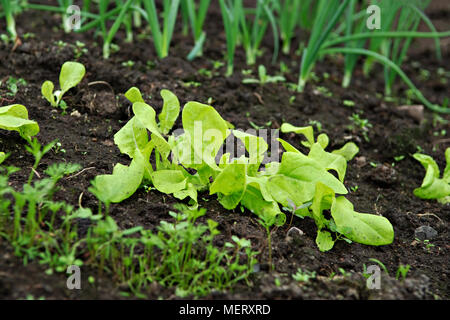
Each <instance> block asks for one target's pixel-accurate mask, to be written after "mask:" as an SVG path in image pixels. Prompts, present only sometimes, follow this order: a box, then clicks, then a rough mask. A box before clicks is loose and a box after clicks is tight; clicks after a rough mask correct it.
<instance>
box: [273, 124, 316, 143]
mask: <svg viewBox="0 0 450 320" xmlns="http://www.w3.org/2000/svg"><path fill="white" fill-rule="evenodd" d="M281 132H283V133H289V132H294V133H297V134H302V135H304V136H305V137H306V139H307V140H308V142H309V143H310V145H313V144H314V129H313V127H312V126H308V127H295V126H293V125H291V124H289V123H283V124H282V125H281Z"/></svg>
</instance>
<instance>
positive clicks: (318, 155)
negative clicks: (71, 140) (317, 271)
mask: <svg viewBox="0 0 450 320" xmlns="http://www.w3.org/2000/svg"><path fill="white" fill-rule="evenodd" d="M126 96H127V98H128V99H130V101H131V102H132V103H133V112H134V117H133V118H132V119H131V120H130V121H129V122H128V123H127V124H126V125H125V126H124V127H123V128H122V129H121V130H120V131H119V132H118V133H117V134H116V135H115V137H114V141H115V143H116V144H117V146H118V147H119V149H120V150H121V152H122V153H125V154H127V155H128V156H130V158H131V159H132V161H131V164H130V166H128V167H126V166H123V165H121V164H118V165H116V167H115V168H114V171H113V174H112V175H102V176H97V177H96V178H95V179H94V181H93V182H92V184H93V187H92V188H91V189H90V190H91V191H92V192H94V193H95V194H96V195H100V197H99V198H100V199H102V201H104V202H108V201H109V203H111V202H120V201H122V200H124V199H126V198H129V197H130V196H131V195H132V194H133V193H134V192H135V191H136V190H137V189H138V188H139V186H140V185H141V184H142V183H143V182H144V183H145V184H146V185H148V184H150V185H152V186H153V187H154V188H155V189H156V190H158V191H159V192H162V193H165V194H172V195H173V196H174V197H175V198H177V199H180V200H183V199H186V198H190V203H191V205H192V206H193V207H197V206H198V202H197V198H198V193H199V192H203V191H208V190H209V193H210V194H217V197H218V201H219V202H220V203H221V204H222V206H223V207H224V208H225V209H228V210H233V209H235V208H236V207H238V206H240V205H241V206H243V207H245V208H247V209H248V210H250V211H251V212H253V213H254V214H256V215H257V216H258V217H259V220H260V222H261V223H262V224H263V226H264V227H265V228H266V230H268V232H269V228H270V226H272V225H277V226H281V225H283V224H284V223H285V221H286V215H285V213H283V212H282V211H281V209H280V205H281V206H282V208H283V207H286V208H287V207H288V206H289V205H290V204H293V205H294V206H295V207H296V208H298V209H296V211H295V215H297V216H300V217H306V216H308V217H311V218H313V219H314V220H315V221H316V224H317V226H318V236H317V239H316V242H317V244H318V246H319V249H320V250H322V251H326V250H330V249H331V248H332V247H333V245H334V242H335V241H336V240H338V239H347V241H349V240H351V241H355V242H359V243H363V244H368V245H386V244H390V243H391V242H392V241H393V237H394V232H393V228H392V225H391V224H390V223H389V221H388V220H387V219H386V218H384V217H380V216H375V215H369V214H361V213H357V212H355V211H354V210H353V205H352V204H351V203H350V202H349V201H348V200H347V199H345V198H344V197H343V196H339V197H338V196H336V195H337V194H340V195H345V194H347V193H348V191H347V189H346V188H345V186H344V184H343V181H344V178H345V173H346V169H347V160H350V159H351V158H352V157H353V156H354V155H355V154H356V152H357V147H356V145H354V144H352V143H350V144H348V145H345V146H344V147H343V148H341V149H339V150H337V151H335V152H334V153H330V152H327V151H325V148H326V147H327V145H328V141H329V138H328V137H327V136H326V135H325V134H321V135H319V137H318V139H317V141H315V140H314V132H313V128H312V127H305V128H297V127H294V126H292V125H288V124H285V125H283V126H282V128H281V129H282V131H283V132H288V131H289V130H294V132H299V133H301V134H303V135H304V136H305V137H306V138H307V141H306V142H305V143H304V145H305V146H307V147H308V148H309V149H310V151H309V153H308V155H305V154H303V153H301V152H300V151H299V150H297V149H296V148H295V147H293V146H291V145H290V144H289V143H287V142H286V141H284V140H282V139H279V141H280V143H281V144H282V145H283V147H284V148H285V149H286V152H285V153H284V154H283V155H282V160H281V162H270V163H267V164H265V165H264V166H263V167H262V162H263V160H264V155H265V153H266V152H267V150H268V144H267V143H266V142H265V140H264V139H263V138H262V137H258V136H255V135H252V134H248V133H245V132H241V131H238V130H230V124H229V123H228V122H227V121H225V120H224V119H223V118H222V117H221V116H220V115H219V113H217V111H216V110H215V109H214V108H213V107H211V106H208V105H205V104H201V103H198V102H188V103H187V104H186V105H185V106H184V108H183V112H182V124H183V129H184V133H183V134H181V135H178V136H175V135H170V136H168V137H167V136H166V134H167V133H169V132H170V130H171V129H172V127H173V124H174V123H175V121H176V119H177V118H178V114H179V110H180V109H179V102H178V99H177V98H176V96H175V95H174V94H173V93H171V92H170V91H167V90H163V91H162V96H163V99H164V106H163V109H162V113H161V114H160V115H159V123H158V122H157V120H156V112H155V110H154V109H153V108H152V107H150V106H149V105H147V104H146V103H145V102H143V99H142V96H141V95H140V93H139V91H138V90H137V89H136V88H132V89H130V90H129V91H128V92H127V94H126ZM148 131H150V133H151V139H150V140H149V139H148ZM230 134H233V135H234V136H235V137H236V138H237V139H238V140H239V141H241V142H242V143H243V144H244V146H245V149H246V150H247V152H248V157H247V156H245V155H243V156H241V157H239V158H237V159H236V158H231V155H230V154H229V153H225V154H223V155H222V156H221V158H220V160H219V161H218V162H216V158H217V156H218V153H219V151H220V150H221V148H222V146H223V143H224V141H225V139H226V138H227V137H228V136H229V135H230ZM166 137H167V138H166ZM169 155H171V157H170V158H169ZM150 159H153V160H152V161H151V163H150ZM152 163H154V164H155V165H153V164H152ZM329 171H335V172H336V173H337V177H335V175H333V173H331V172H329ZM324 210H330V211H331V215H332V217H331V218H326V217H325V215H324V214H323V211H324ZM331 232H333V233H335V234H337V235H336V237H334V238H333V236H332V233H331ZM268 236H269V237H270V233H269V234H268Z"/></svg>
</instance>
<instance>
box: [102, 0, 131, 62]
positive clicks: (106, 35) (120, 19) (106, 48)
mask: <svg viewBox="0 0 450 320" xmlns="http://www.w3.org/2000/svg"><path fill="white" fill-rule="evenodd" d="M133 1H134V0H127V1H126V2H125V3H124V4H123V5H122V6H120V7H118V8H120V12H119V15H118V16H117V18H116V19H115V21H114V23H113V25H112V26H111V28H110V29H109V31H106V30H107V29H106V23H105V22H106V18H107V15H106V8H107V7H108V4H109V0H100V2H99V9H100V17H101V18H100V24H101V28H102V35H103V58H104V59H108V58H109V55H110V46H111V43H112V41H113V39H114V36H115V35H116V33H117V31H118V30H119V28H120V25H121V24H122V23H124V20H125V18H126V14H127V12H128V10H129V8H130V6H131V4H132V3H133Z"/></svg>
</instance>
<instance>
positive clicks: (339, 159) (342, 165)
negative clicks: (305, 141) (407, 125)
mask: <svg viewBox="0 0 450 320" xmlns="http://www.w3.org/2000/svg"><path fill="white" fill-rule="evenodd" d="M308 158H310V159H313V160H314V161H316V163H317V164H320V165H321V166H323V167H324V168H325V169H327V170H334V171H336V172H337V174H338V176H339V180H340V181H341V182H343V181H344V178H345V172H346V171H347V161H346V160H345V158H344V157H343V156H341V155H338V154H333V153H329V152H326V151H325V150H323V148H322V146H321V145H320V143H315V144H313V145H312V147H311V150H310V152H309V154H308Z"/></svg>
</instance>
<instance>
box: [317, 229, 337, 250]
mask: <svg viewBox="0 0 450 320" xmlns="http://www.w3.org/2000/svg"><path fill="white" fill-rule="evenodd" d="M316 244H317V246H318V247H319V250H320V251H322V252H325V251H329V250H331V249H332V248H333V246H334V240H333V238H332V237H331V234H330V233H329V232H328V231H324V230H318V231H317V237H316Z"/></svg>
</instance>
